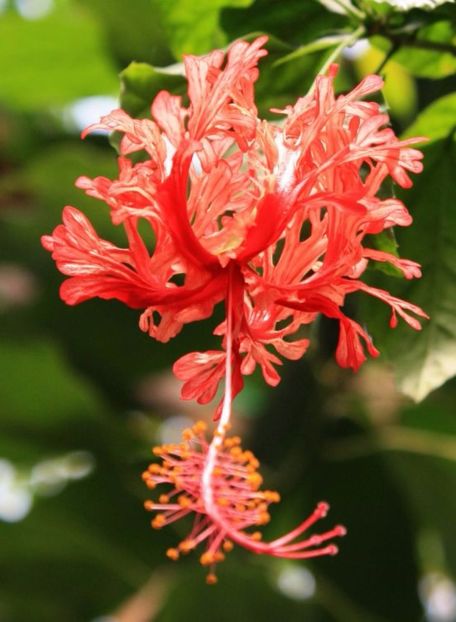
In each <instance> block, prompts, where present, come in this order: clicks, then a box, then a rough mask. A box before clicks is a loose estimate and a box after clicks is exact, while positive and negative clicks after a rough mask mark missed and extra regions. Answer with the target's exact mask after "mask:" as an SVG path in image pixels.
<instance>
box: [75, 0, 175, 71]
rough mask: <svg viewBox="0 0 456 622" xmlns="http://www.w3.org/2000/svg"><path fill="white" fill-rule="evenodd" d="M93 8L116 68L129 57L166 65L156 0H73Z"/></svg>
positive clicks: (169, 60)
mask: <svg viewBox="0 0 456 622" xmlns="http://www.w3.org/2000/svg"><path fill="white" fill-rule="evenodd" d="M76 1H77V2H78V3H80V4H81V5H83V6H84V7H87V9H88V10H90V11H93V13H94V15H95V16H96V17H97V18H98V22H99V25H100V29H101V30H103V31H104V35H105V40H106V42H107V44H108V46H109V50H110V52H111V54H112V55H113V56H114V58H115V60H116V61H117V64H118V65H119V66H120V67H122V68H123V67H125V66H126V65H128V63H130V62H131V61H132V60H135V61H143V62H148V63H152V64H155V65H168V64H169V63H172V62H173V56H172V54H171V50H170V48H169V44H168V38H167V36H166V32H165V29H164V24H163V19H162V17H161V15H160V7H159V0H134V1H133V2H125V0H76Z"/></svg>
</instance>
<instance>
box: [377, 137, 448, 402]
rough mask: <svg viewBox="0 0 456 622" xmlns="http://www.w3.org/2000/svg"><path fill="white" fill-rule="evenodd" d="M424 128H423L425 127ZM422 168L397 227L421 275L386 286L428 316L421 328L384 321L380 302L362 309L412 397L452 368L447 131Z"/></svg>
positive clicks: (405, 197) (438, 381)
mask: <svg viewBox="0 0 456 622" xmlns="http://www.w3.org/2000/svg"><path fill="white" fill-rule="evenodd" d="M423 129H424V132H425V128H423ZM424 152H425V159H424V172H423V173H422V174H421V175H420V176H419V177H417V178H416V180H415V185H414V187H413V188H412V189H410V190H407V191H406V192H404V191H401V192H400V193H399V196H400V197H401V198H402V199H403V200H404V201H406V203H407V205H409V206H410V208H411V211H412V214H413V216H414V219H415V220H414V223H413V225H412V226H411V227H410V228H409V229H407V230H404V231H397V234H398V240H399V244H400V252H401V256H403V257H409V258H413V259H415V260H418V261H420V262H421V263H422V265H423V277H422V278H421V279H418V280H413V281H397V280H395V281H394V283H393V282H392V281H391V280H390V282H389V283H388V284H385V283H383V285H384V286H385V287H386V288H387V289H391V291H392V292H393V293H394V294H395V295H397V296H399V297H400V298H404V299H406V300H410V301H412V302H413V303H415V304H418V305H419V306H421V307H422V308H423V309H424V310H425V311H426V312H427V313H428V314H429V316H430V320H429V321H424V322H423V329H422V331H421V332H420V333H416V332H415V331H413V330H411V329H410V327H408V326H407V325H405V324H404V323H401V324H400V325H399V326H398V327H397V328H396V329H395V330H391V329H389V328H388V327H387V320H386V317H385V316H383V317H382V316H381V315H380V314H379V311H380V310H379V308H378V304H380V303H375V308H374V302H371V301H369V302H368V303H367V305H366V306H367V307H368V308H367V309H365V313H366V314H367V315H366V317H370V318H372V319H371V320H369V324H368V325H369V328H370V330H371V332H372V335H373V337H374V341H376V343H377V344H378V345H379V347H380V349H381V350H382V351H383V350H384V349H386V350H387V352H388V355H389V358H390V360H391V362H392V364H393V367H394V371H395V374H396V378H397V381H398V386H399V388H400V389H401V390H402V391H403V392H404V393H406V394H407V395H409V396H410V397H412V398H413V399H415V400H422V399H423V398H424V397H426V395H427V394H428V393H429V392H430V391H432V390H433V389H435V388H437V387H438V386H440V385H441V384H443V383H444V382H445V381H446V380H448V379H449V378H451V377H452V376H453V375H454V374H455V373H456V324H455V314H456V242H455V239H456V211H455V210H454V205H455V203H456V188H455V186H454V183H453V178H454V170H455V164H456V142H455V141H454V139H453V138H452V136H451V135H450V136H449V137H447V138H446V139H443V140H438V141H435V142H433V143H432V144H431V145H429V146H427V147H425V148H424Z"/></svg>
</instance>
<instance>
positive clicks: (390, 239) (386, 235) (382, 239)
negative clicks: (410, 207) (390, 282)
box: [368, 229, 403, 278]
mask: <svg viewBox="0 0 456 622" xmlns="http://www.w3.org/2000/svg"><path fill="white" fill-rule="evenodd" d="M369 242H370V244H368V245H369V246H373V247H374V248H376V249H377V250H379V251H383V252H384V253H390V254H391V255H394V256H395V257H399V253H398V248H399V245H398V243H397V240H396V236H395V234H394V231H393V229H385V231H382V232H381V233H378V234H376V235H372V236H369ZM372 267H374V268H375V269H376V270H380V271H381V272H384V273H385V274H389V275H390V276H396V277H399V278H403V274H402V272H401V271H400V270H399V269H398V268H396V267H395V266H393V265H392V264H390V263H387V262H384V261H374V262H372Z"/></svg>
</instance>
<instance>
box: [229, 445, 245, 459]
mask: <svg viewBox="0 0 456 622" xmlns="http://www.w3.org/2000/svg"><path fill="white" fill-rule="evenodd" d="M230 454H231V455H232V456H233V458H237V457H239V456H241V455H242V449H241V448H240V447H233V448H232V449H231V450H230Z"/></svg>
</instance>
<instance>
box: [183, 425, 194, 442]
mask: <svg viewBox="0 0 456 622" xmlns="http://www.w3.org/2000/svg"><path fill="white" fill-rule="evenodd" d="M193 436H194V432H193V430H192V429H190V428H186V429H185V430H183V431H182V439H183V440H184V441H190V440H191V439H192V438H193Z"/></svg>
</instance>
